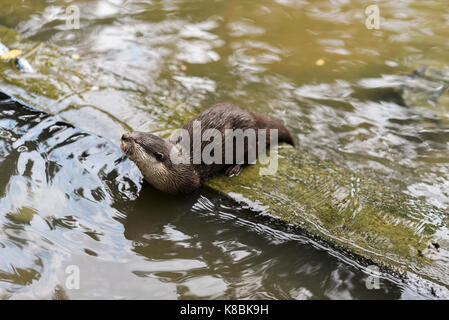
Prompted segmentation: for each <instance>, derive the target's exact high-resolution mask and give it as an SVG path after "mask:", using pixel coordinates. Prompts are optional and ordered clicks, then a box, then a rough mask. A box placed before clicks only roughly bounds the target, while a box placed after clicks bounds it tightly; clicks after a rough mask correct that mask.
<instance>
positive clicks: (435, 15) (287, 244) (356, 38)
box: [0, 0, 449, 298]
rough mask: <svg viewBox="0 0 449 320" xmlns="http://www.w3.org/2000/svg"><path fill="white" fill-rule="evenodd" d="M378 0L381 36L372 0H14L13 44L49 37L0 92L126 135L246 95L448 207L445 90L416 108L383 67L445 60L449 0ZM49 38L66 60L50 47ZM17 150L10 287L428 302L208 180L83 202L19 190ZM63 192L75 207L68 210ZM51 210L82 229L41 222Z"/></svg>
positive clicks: (2, 271)
mask: <svg viewBox="0 0 449 320" xmlns="http://www.w3.org/2000/svg"><path fill="white" fill-rule="evenodd" d="M376 3H377V4H378V6H379V8H380V17H381V20H380V29H379V30H369V29H367V28H366V26H365V18H366V16H365V13H364V10H365V8H366V7H367V6H368V5H370V4H372V2H371V1H343V0H341V1H288V0H286V1H209V0H208V1H127V2H126V1H71V2H70V1H69V2H67V1H10V0H6V1H5V0H3V1H2V2H1V4H0V25H3V26H5V27H7V28H11V29H13V30H15V31H16V32H18V33H19V34H21V36H22V37H23V38H24V41H23V42H22V41H15V42H14V41H13V43H12V44H16V46H19V47H20V46H21V43H23V44H22V45H23V49H25V50H31V49H32V48H33V47H35V44H37V43H40V42H42V43H43V45H42V46H41V47H37V48H36V49H35V50H34V51H33V52H31V54H30V55H29V57H28V60H29V62H30V63H31V64H32V65H33V67H34V68H35V69H36V70H37V71H38V72H36V73H35V74H31V75H26V76H24V75H23V74H20V73H19V72H17V71H16V70H14V68H13V67H12V66H11V65H9V66H7V68H6V67H4V66H3V68H6V69H3V71H2V76H1V78H0V88H1V89H2V90H5V91H7V92H9V93H12V94H14V95H16V96H18V97H20V98H22V99H24V100H25V101H27V102H29V103H31V104H33V105H35V106H38V107H40V108H42V109H45V110H46V111H48V112H50V113H52V114H56V115H59V116H61V117H62V118H63V119H65V120H67V121H68V122H71V123H73V124H75V125H76V126H78V127H80V128H82V129H84V130H88V131H90V132H93V133H95V134H97V135H100V136H103V137H105V138H107V139H109V140H110V141H112V142H113V143H116V144H117V143H118V138H119V136H120V135H121V133H122V132H123V131H125V130H129V129H132V130H142V131H166V130H169V129H171V128H176V127H179V126H180V125H182V123H183V119H184V118H185V115H186V114H191V115H192V116H193V115H194V114H195V113H197V112H199V111H201V110H203V109H204V108H206V107H207V106H209V105H211V104H213V103H217V102H221V101H231V102H235V103H238V104H240V105H241V106H243V107H246V108H248V109H250V110H254V111H260V112H266V113H270V114H272V115H275V116H276V117H278V118H280V119H282V120H283V121H284V122H285V123H286V125H287V127H288V128H289V129H290V130H291V132H292V133H293V134H294V136H295V138H296V140H297V141H298V142H299V149H301V150H304V151H307V152H309V153H311V154H313V155H316V156H318V157H320V158H323V159H325V160H329V161H331V162H333V163H335V164H336V165H339V166H343V167H349V168H350V169H351V170H353V171H355V172H357V173H359V174H362V175H364V176H367V177H370V178H374V179H376V180H378V181H379V182H381V183H382V184H385V185H387V186H389V187H392V188H394V189H396V190H399V191H402V192H405V193H408V194H410V195H413V196H416V197H420V198H422V199H423V200H425V201H426V202H428V203H431V204H433V205H435V206H437V207H440V208H443V209H447V207H448V204H449V194H448V192H447V186H448V185H449V172H448V166H447V160H448V156H449V150H448V144H449V134H448V133H449V124H448V104H447V99H446V98H445V97H443V99H442V100H441V103H440V105H438V106H429V105H425V106H424V105H423V106H416V107H413V108H410V107H405V106H404V105H403V104H401V103H400V102H399V101H398V99H397V96H396V95H395V94H394V92H392V91H391V90H390V87H391V81H390V77H391V76H394V75H398V74H402V73H410V72H412V71H413V70H414V68H416V67H417V66H418V65H421V64H428V65H432V66H434V67H437V68H441V69H443V68H445V67H446V66H447V65H448V62H449V61H448V58H447V52H448V46H449V42H448V39H449V37H448V34H449V31H448V29H447V24H448V20H449V10H448V9H449V6H448V5H447V3H446V2H445V1H377V2H376ZM70 4H72V5H75V6H77V7H78V8H79V10H80V28H79V29H71V28H70V26H68V25H67V24H66V21H67V14H66V8H67V7H68V6H69V5H70ZM0 40H3V39H1V38H0ZM52 47H54V48H55V49H54V50H55V52H56V50H58V55H59V54H62V55H65V57H66V58H65V59H60V58H57V56H58V55H56V53H55V59H54V60H52V59H48V57H49V56H50V55H51V52H49V51H51V49H49V48H52ZM56 48H57V49H56ZM74 55H75V56H74ZM78 56H79V58H78ZM44 57H45V58H44ZM320 59H321V61H320V62H321V63H317V61H318V60H320ZM62 62H64V63H62ZM323 62H324V64H323ZM317 64H318V65H317ZM319 64H322V65H319ZM180 114H182V115H183V117H182V118H181V117H180V116H179V115H180ZM10 121H14V120H13V119H12V120H10ZM4 156H5V154H2V157H4ZM14 159H15V158H14ZM103 160H104V159H103ZM20 161H23V160H20V157H19V158H17V159H16V160H14V162H13V163H9V164H8V166H5V167H6V168H8V170H6V171H5V172H2V173H1V176H0V190H1V191H2V193H1V194H0V195H1V197H2V200H1V202H0V203H1V204H2V205H3V206H4V207H3V208H2V207H0V210H2V211H1V213H2V220H0V227H1V228H2V230H3V231H2V233H0V235H1V237H0V256H1V259H0V295H2V296H4V297H9V296H12V297H15V296H16V297H22V296H25V297H59V296H58V295H61V296H67V297H69V298H79V297H90V298H102V297H106V298H122V297H124V298H404V297H422V296H424V297H431V296H432V295H431V293H429V291H428V290H427V289H421V290H418V289H416V288H415V289H411V288H409V287H407V286H405V285H403V284H402V283H401V281H400V280H398V279H396V278H395V277H393V276H389V275H384V276H383V277H384V278H383V279H382V281H381V282H382V286H381V289H379V290H368V289H367V288H366V285H365V280H366V278H367V276H368V275H367V273H366V270H365V269H364V267H362V266H360V265H359V264H358V263H357V262H356V261H355V260H354V259H353V258H352V257H350V256H348V255H345V254H342V253H338V252H337V251H336V250H334V249H331V248H328V247H326V246H324V247H323V246H322V245H321V244H318V243H315V242H314V241H313V240H311V239H309V238H308V237H305V236H303V235H297V234H296V233H292V232H289V231H288V230H283V228H282V227H280V226H278V225H277V224H270V222H267V221H266V220H264V219H263V218H261V217H259V218H254V213H253V212H249V211H248V210H243V209H241V208H240V207H239V206H238V205H236V204H235V203H231V202H228V201H227V200H223V199H222V198H221V197H220V196H219V195H217V194H215V193H213V192H210V191H207V190H204V191H201V194H200V195H199V196H198V195H197V196H195V197H192V199H189V201H186V202H185V203H184V202H183V201H179V203H178V201H172V202H173V204H172V205H171V206H170V207H168V208H166V207H165V202H166V200H164V199H160V198H159V197H160V195H159V194H156V195H154V190H152V189H149V190H148V188H146V189H144V192H145V194H144V196H140V197H139V198H138V200H133V201H131V203H129V202H128V200H126V201H125V200H123V199H121V198H120V197H119V196H118V195H116V194H113V193H111V195H109V196H108V195H106V196H104V198H105V199H109V200H108V201H109V202H108V201H106V202H105V201H100V200H98V199H96V198H95V197H94V198H91V199H90V200H91V201H93V203H96V205H92V206H87V207H83V206H81V205H80V206H78V203H77V201H76V200H74V199H75V198H76V197H72V193H73V194H76V190H77V189H76V188H73V190H72V189H71V191H67V192H63V191H62V190H63V189H64V188H63V187H61V185H63V184H65V183H67V181H65V180H64V178H63V177H61V180H60V184H57V183H50V182H47V183H46V184H45V183H44V185H40V184H35V183H34V182H35V179H34V180H33V178H30V179H31V180H32V186H31V187H29V188H28V189H26V188H22V189H20V186H21V185H20V184H16V185H14V184H13V182H14V181H15V180H14V179H13V177H19V176H21V175H23V174H24V173H23V170H22V171H21V170H20V165H21V162H20ZM34 162H35V163H38V161H37V160H36V159H34ZM35 168H36V172H37V173H36V174H37V175H38V173H39V172H40V174H44V175H45V170H44V169H42V168H40V169H39V167H38V166H37V165H36V166H35ZM42 170H43V171H42ZM31 177H32V176H31ZM74 179H75V181H76V182H73V183H75V184H80V185H83V184H87V185H89V182H88V181H86V180H83V178H82V177H78V178H74ZM27 181H29V180H25V182H23V183H24V184H25V185H26V183H27ZM17 186H19V187H17ZM14 187H17V188H18V189H17V188H16V189H14ZM92 189H93V188H92ZM14 190H15V191H14ZM18 190H22V191H18ZM30 192H32V193H34V194H42V196H40V197H37V196H36V197H31V198H30V197H28V198H27V194H28V193H30ZM106 192H107V191H106ZM65 193H66V194H69V196H70V198H69V199H68V200H64V201H66V202H67V203H68V206H67V208H65V209H62V210H57V208H58V206H59V204H60V203H61V201H63V200H61V199H63V198H64V194H65ZM44 195H45V196H44ZM42 198H44V199H45V200H46V201H42ZM43 202H44V203H43ZM47 202H48V203H47ZM97 206H99V207H100V208H101V209H100V211H102V212H103V213H99V212H96V209H94V208H96V207H97ZM159 206H162V208H160V207H159ZM73 212H76V213H73ZM11 213H13V214H18V215H21V216H25V217H28V218H25V219H26V222H27V221H29V220H30V219H31V221H32V222H33V221H34V223H29V224H28V223H25V224H24V223H23V221H22V222H21V221H18V220H17V217H16V219H13V218H11ZM8 214H9V215H8ZM30 216H31V217H30ZM68 217H70V218H68ZM50 218H51V219H53V218H54V219H57V220H58V219H59V220H60V219H62V220H64V219H65V220H69V221H71V222H70V223H69V225H70V226H72V224H73V225H74V227H73V226H72V227H68V226H67V225H66V224H64V223H62V224H61V225H59V226H58V227H57V228H51V227H48V229H46V228H45V227H44V225H42V223H43V221H48V220H49V219H50ZM260 219H262V220H260ZM59 220H58V221H59ZM65 220H64V221H65ZM39 221H41V222H39ZM35 224H37V225H38V227H36V225H35ZM39 226H40V227H39ZM36 228H37V229H36ZM39 228H40V229H39ZM18 230H20V231H18ZM36 230H38V231H36ZM92 234H100V235H103V236H92ZM86 235H88V237H87V238H85V237H86ZM61 238H63V239H64V240H61ZM49 239H51V244H49V243H48V241H49ZM23 243H26V245H24V244H23ZM61 247H62V248H61ZM93 253H94V254H93ZM446 259H447V258H446ZM70 264H75V265H79V266H80V268H81V273H82V280H83V282H82V283H83V285H82V286H81V288H80V289H79V290H67V289H64V288H63V287H64V283H63V280H61V279H64V268H65V266H66V265H70ZM124 283H126V286H125V285H123V284H124ZM61 292H63V293H61Z"/></svg>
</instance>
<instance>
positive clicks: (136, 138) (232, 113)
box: [121, 103, 293, 194]
mask: <svg viewBox="0 0 449 320" xmlns="http://www.w3.org/2000/svg"><path fill="white" fill-rule="evenodd" d="M198 124H200V125H201V128H200V133H201V134H203V133H205V132H207V131H208V130H209V131H210V132H212V133H213V132H216V133H217V132H218V136H215V137H213V136H210V137H208V139H210V138H214V139H213V140H212V139H211V140H212V142H209V141H205V140H201V141H200V144H199V145H197V146H196V148H195V142H190V140H191V139H188V138H193V140H194V139H195V137H194V135H195V134H196V133H195V128H196V127H195V126H197V125H198ZM236 129H237V131H238V129H241V130H242V131H244V132H245V130H247V129H252V130H254V131H255V132H259V131H260V132H262V131H263V132H265V133H266V135H265V136H263V135H261V136H259V135H257V136H256V135H255V137H256V140H255V141H252V142H251V141H250V138H249V137H245V138H244V140H240V141H241V142H243V144H244V146H243V147H242V148H243V149H240V150H242V152H243V153H242V156H240V157H238V152H236V149H238V146H236V145H234V146H233V152H231V156H232V159H231V161H226V160H229V159H228V158H226V159H225V155H224V154H222V155H218V159H219V160H220V159H221V160H223V161H216V162H212V163H211V162H210V161H209V162H208V161H206V160H203V159H200V160H199V161H198V155H199V154H204V151H208V152H209V153H210V155H211V156H212V157H214V156H215V155H214V151H215V150H219V151H220V150H223V148H222V147H223V146H224V145H225V142H226V140H227V139H228V131H229V130H236ZM260 129H265V130H266V131H265V130H260ZM273 129H275V130H277V131H276V133H277V138H278V141H281V142H282V141H283V142H287V143H290V144H292V145H293V139H292V137H291V135H290V133H289V132H288V130H287V129H286V128H285V126H284V125H283V124H282V122H281V121H279V120H277V119H275V118H272V117H270V116H267V115H262V114H258V113H254V112H250V111H247V110H244V109H242V108H240V107H238V106H236V105H233V104H230V103H221V104H216V105H213V106H212V107H210V108H208V109H207V110H205V111H203V112H202V113H200V114H199V115H198V116H196V117H195V118H194V119H192V120H191V121H189V122H188V123H187V124H186V125H184V127H182V128H181V129H178V130H179V132H178V130H177V131H175V132H174V133H173V134H172V135H171V136H170V137H169V138H168V139H162V138H160V137H158V136H155V135H153V134H151V133H144V132H137V131H136V132H133V133H125V134H124V135H123V136H122V144H121V149H122V151H123V152H124V153H125V154H126V155H127V156H128V157H129V158H130V159H131V160H132V161H134V162H135V163H136V165H137V166H138V167H139V169H140V171H141V172H142V174H143V176H144V178H145V180H147V181H148V182H149V183H150V184H151V185H153V186H154V187H155V188H157V189H159V190H161V191H164V192H168V193H172V194H177V193H189V192H192V191H194V190H195V189H198V188H199V187H200V186H201V182H202V181H205V180H207V179H208V178H210V177H212V176H213V175H215V174H217V173H218V172H221V171H225V174H226V175H228V176H233V175H237V174H239V173H240V170H241V168H242V165H244V164H248V163H252V162H253V160H254V159H253V160H251V159H250V157H249V155H248V153H249V151H250V150H254V148H255V149H257V148H258V146H259V145H258V143H259V141H261V142H265V143H266V145H267V146H268V145H269V144H270V142H272V141H271V137H272V136H275V133H274V131H273ZM181 130H184V131H183V132H186V133H187V140H188V142H187V144H185V141H181V140H183V139H181V135H180V132H181ZM213 130H215V131H213ZM181 133H182V132H181ZM220 135H221V136H220ZM222 137H223V138H224V139H221V138H222ZM259 137H261V138H260V139H259ZM262 138H265V141H263V140H261V139H262ZM231 139H233V141H235V140H236V137H231ZM206 140H207V139H206ZM194 141H195V140H194ZM254 142H255V143H254ZM276 142H277V141H276ZM208 145H209V146H208ZM211 145H212V147H211ZM215 147H218V149H215ZM189 151H190V152H189ZM181 153H183V154H185V153H188V156H187V161H184V162H182V163H179V162H176V161H173V158H172V156H173V154H175V155H176V154H181ZM215 159H217V158H215Z"/></svg>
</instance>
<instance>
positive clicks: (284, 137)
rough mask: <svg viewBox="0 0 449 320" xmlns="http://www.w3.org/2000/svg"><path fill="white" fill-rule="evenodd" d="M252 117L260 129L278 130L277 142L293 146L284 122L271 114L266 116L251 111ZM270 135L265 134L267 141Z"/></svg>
mask: <svg viewBox="0 0 449 320" xmlns="http://www.w3.org/2000/svg"><path fill="white" fill-rule="evenodd" d="M252 114H253V115H254V117H255V118H256V121H257V126H258V127H259V128H261V129H277V130H278V139H279V142H286V143H288V144H291V145H292V146H295V143H294V142H293V138H292V136H291V134H290V132H289V131H288V129H287V128H286V127H285V126H284V124H283V123H282V122H281V121H280V120H278V119H276V118H273V117H271V116H267V115H264V114H260V113H254V112H252ZM269 141H270V137H269V135H268V136H267V142H268V143H269Z"/></svg>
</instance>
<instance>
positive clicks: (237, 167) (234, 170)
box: [225, 164, 242, 177]
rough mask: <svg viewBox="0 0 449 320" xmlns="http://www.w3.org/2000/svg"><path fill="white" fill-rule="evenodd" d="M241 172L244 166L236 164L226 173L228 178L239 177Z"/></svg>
mask: <svg viewBox="0 0 449 320" xmlns="http://www.w3.org/2000/svg"><path fill="white" fill-rule="evenodd" d="M240 171H242V165H241V164H236V165H234V166H229V167H228V168H227V169H226V171H225V175H227V176H228V177H233V176H238V175H239V173H240Z"/></svg>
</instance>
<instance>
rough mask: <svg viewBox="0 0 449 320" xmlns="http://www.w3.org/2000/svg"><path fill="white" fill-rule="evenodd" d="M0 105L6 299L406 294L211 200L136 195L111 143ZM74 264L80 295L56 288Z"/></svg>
mask: <svg viewBox="0 0 449 320" xmlns="http://www.w3.org/2000/svg"><path fill="white" fill-rule="evenodd" d="M1 98H2V101H1V105H2V111H1V112H2V117H1V121H0V124H1V127H2V139H1V140H0V143H1V147H2V149H1V150H2V153H1V154H2V161H1V162H0V165H1V169H2V186H5V187H4V189H3V190H2V192H1V198H0V208H1V209H2V216H1V229H0V244H1V249H0V254H1V256H2V258H1V259H0V261H1V263H0V294H1V296H2V297H4V298H5V297H10V298H49V297H53V298H156V299H168V298H171V299H174V298H181V299H187V298H194V299H197V298H208V299H210V298H225V299H226V298H251V299H255V298H276V299H290V298H293V299H309V298H363V297H368V298H369V297H373V298H381V297H388V298H399V297H400V296H401V295H402V294H403V290H404V289H403V288H402V287H401V285H400V284H399V282H397V280H395V279H394V278H388V277H389V276H387V278H385V279H383V285H382V287H381V289H380V290H377V291H376V292H375V293H374V292H373V291H370V290H368V289H366V286H365V289H364V286H363V284H364V281H365V280H366V277H367V275H366V274H365V273H364V272H362V271H361V270H360V266H358V265H351V263H354V262H351V263H349V264H348V262H345V261H344V260H345V258H344V257H343V256H339V257H334V255H337V256H338V255H339V254H338V253H337V252H334V251H333V250H331V249H326V248H325V247H321V248H320V245H319V244H318V243H314V242H313V241H311V240H309V239H308V238H307V237H304V236H300V235H297V234H296V235H295V234H291V233H288V232H286V231H283V230H282V227H279V228H280V229H279V228H278V227H276V224H275V225H273V226H270V224H271V222H270V218H267V217H264V216H259V215H258V214H257V213H255V212H251V211H249V210H248V209H243V208H241V207H240V206H238V205H236V204H235V203H234V202H232V201H231V200H229V199H227V198H223V197H221V196H219V195H217V194H216V193H215V192H212V191H209V190H207V189H204V190H201V191H199V192H198V193H196V194H193V195H189V196H184V197H174V196H171V195H166V194H163V193H161V192H158V191H157V190H155V189H153V188H152V187H151V186H149V185H145V186H143V188H142V186H141V176H140V174H139V172H138V171H136V169H135V168H134V166H133V165H132V163H131V162H129V161H127V160H125V159H124V158H123V157H122V156H121V155H120V153H119V151H118V150H117V148H116V147H115V146H113V145H112V144H111V143H109V142H107V141H106V140H104V139H101V138H98V137H95V136H93V135H91V134H88V133H85V132H83V131H80V130H79V129H76V128H74V127H73V126H72V125H69V124H67V123H65V122H63V121H61V120H59V119H57V118H54V117H51V116H48V115H47V114H45V113H42V112H40V111H37V110H33V109H29V108H26V107H24V106H22V105H21V104H20V103H18V102H16V101H14V100H11V99H9V98H8V97H7V96H2V97H1ZM23 146H27V148H26V149H23V148H22V147H23ZM21 148H22V149H21ZM19 149H21V150H19ZM273 227H274V228H273ZM348 261H350V260H348ZM72 265H75V266H78V267H79V268H80V273H81V288H80V290H71V289H70V288H67V287H66V285H65V284H66V282H65V281H66V277H67V275H66V268H67V266H72Z"/></svg>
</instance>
